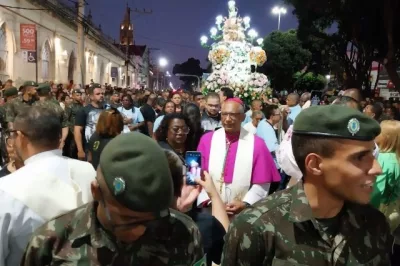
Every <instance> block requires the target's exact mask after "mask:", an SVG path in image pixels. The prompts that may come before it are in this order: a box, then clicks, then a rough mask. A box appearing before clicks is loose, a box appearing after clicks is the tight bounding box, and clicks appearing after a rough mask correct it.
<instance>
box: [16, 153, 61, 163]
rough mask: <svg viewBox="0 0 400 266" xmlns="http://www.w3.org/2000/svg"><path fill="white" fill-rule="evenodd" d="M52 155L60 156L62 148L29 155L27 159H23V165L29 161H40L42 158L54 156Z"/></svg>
mask: <svg viewBox="0 0 400 266" xmlns="http://www.w3.org/2000/svg"><path fill="white" fill-rule="evenodd" d="M54 156H62V150H59V149H57V150H51V151H45V152H41V153H38V154H35V155H33V156H31V157H29V158H28V159H26V160H25V161H24V164H25V165H27V164H31V163H34V162H37V161H40V160H42V159H45V158H49V157H54Z"/></svg>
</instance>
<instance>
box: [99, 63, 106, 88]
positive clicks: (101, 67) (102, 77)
mask: <svg viewBox="0 0 400 266" xmlns="http://www.w3.org/2000/svg"><path fill="white" fill-rule="evenodd" d="M104 68H105V67H104V62H103V61H101V63H100V84H104V83H105V82H104Z"/></svg>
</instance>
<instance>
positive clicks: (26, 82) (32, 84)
mask: <svg viewBox="0 0 400 266" xmlns="http://www.w3.org/2000/svg"><path fill="white" fill-rule="evenodd" d="M22 86H23V87H28V86H30V87H37V86H38V84H37V83H36V82H35V81H25V82H24V84H22Z"/></svg>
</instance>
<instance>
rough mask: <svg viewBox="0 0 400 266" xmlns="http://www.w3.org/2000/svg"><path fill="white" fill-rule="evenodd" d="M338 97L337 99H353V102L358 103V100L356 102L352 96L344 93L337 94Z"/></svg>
mask: <svg viewBox="0 0 400 266" xmlns="http://www.w3.org/2000/svg"><path fill="white" fill-rule="evenodd" d="M338 99H339V100H344V101H353V102H356V103H359V102H358V101H357V100H356V99H354V98H353V97H350V96H346V95H339V96H338Z"/></svg>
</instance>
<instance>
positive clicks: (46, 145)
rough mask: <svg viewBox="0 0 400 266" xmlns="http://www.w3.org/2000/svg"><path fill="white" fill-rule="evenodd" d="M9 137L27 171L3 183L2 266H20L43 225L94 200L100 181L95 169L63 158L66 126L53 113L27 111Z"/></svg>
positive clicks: (0, 215) (0, 221) (37, 109)
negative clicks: (61, 147) (95, 186)
mask: <svg viewBox="0 0 400 266" xmlns="http://www.w3.org/2000/svg"><path fill="white" fill-rule="evenodd" d="M10 135H11V136H10V138H12V142H13V143H12V144H13V147H14V149H15V152H16V155H17V156H18V157H20V159H21V160H22V161H24V164H25V166H24V167H22V168H20V169H19V170H17V171H15V172H14V173H12V174H10V175H8V176H5V177H3V178H2V179H1V180H0V202H1V208H0V266H15V265H19V263H20V260H21V258H22V255H23V252H24V250H25V247H26V245H27V243H28V241H29V239H30V237H31V235H32V233H33V232H34V231H35V230H36V228H38V227H39V226H41V225H42V224H43V223H45V222H47V221H48V220H50V219H52V218H53V217H55V216H58V215H61V214H64V213H67V212H69V211H71V210H73V209H75V208H77V207H79V206H81V205H83V204H86V203H88V202H90V201H92V196H91V191H90V183H91V181H93V180H94V179H95V176H96V172H95V170H94V169H93V167H92V166H91V164H89V163H87V162H82V161H78V160H73V159H69V158H66V157H63V156H62V151H61V150H58V147H59V144H60V137H61V121H60V119H59V118H58V116H57V115H56V114H55V113H54V111H53V110H51V109H49V108H44V107H30V108H25V109H24V110H22V111H21V112H20V113H19V114H18V116H17V117H16V118H15V121H14V124H13V129H12V130H10Z"/></svg>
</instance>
